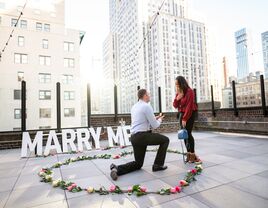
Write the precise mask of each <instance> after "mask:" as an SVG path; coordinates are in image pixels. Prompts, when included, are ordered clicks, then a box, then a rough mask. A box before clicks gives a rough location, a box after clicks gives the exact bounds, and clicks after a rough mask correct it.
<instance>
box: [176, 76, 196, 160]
mask: <svg viewBox="0 0 268 208" xmlns="http://www.w3.org/2000/svg"><path fill="white" fill-rule="evenodd" d="M175 85H176V97H175V99H174V101H173V106H174V108H177V109H178V111H179V115H180V116H179V120H180V126H181V127H182V128H186V130H187V132H188V140H184V141H185V146H186V149H187V162H189V163H194V162H201V160H200V159H199V158H198V156H197V155H196V154H195V141H194V137H193V135H192V129H193V126H194V120H195V116H196V111H197V105H196V103H195V96H194V91H193V90H192V89H191V88H190V87H189V85H188V83H187V81H186V80H185V78H184V77H183V76H178V77H176V81H175Z"/></svg>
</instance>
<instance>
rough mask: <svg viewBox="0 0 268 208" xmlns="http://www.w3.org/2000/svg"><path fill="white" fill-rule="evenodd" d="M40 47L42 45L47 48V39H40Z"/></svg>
mask: <svg viewBox="0 0 268 208" xmlns="http://www.w3.org/2000/svg"><path fill="white" fill-rule="evenodd" d="M42 47H43V48H44V49H48V40H47V39H43V40H42Z"/></svg>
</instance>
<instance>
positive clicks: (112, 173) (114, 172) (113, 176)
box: [110, 168, 118, 181]
mask: <svg viewBox="0 0 268 208" xmlns="http://www.w3.org/2000/svg"><path fill="white" fill-rule="evenodd" d="M110 176H111V178H112V179H113V180H114V181H116V180H117V178H118V175H117V169H116V168H113V169H112V170H111V173H110Z"/></svg>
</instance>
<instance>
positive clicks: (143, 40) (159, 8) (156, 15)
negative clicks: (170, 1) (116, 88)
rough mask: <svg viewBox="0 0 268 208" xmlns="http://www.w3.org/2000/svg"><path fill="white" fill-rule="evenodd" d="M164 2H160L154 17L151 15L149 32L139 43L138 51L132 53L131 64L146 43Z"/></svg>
mask: <svg viewBox="0 0 268 208" xmlns="http://www.w3.org/2000/svg"><path fill="white" fill-rule="evenodd" d="M164 2H165V0H163V1H162V3H161V5H160V7H158V11H157V12H156V14H155V15H153V16H154V19H153V21H152V23H151V24H150V26H149V30H148V31H147V33H146V34H145V37H144V38H143V39H142V42H141V44H140V45H139V47H138V49H137V52H136V53H134V57H133V59H132V62H133V63H134V61H135V59H136V57H137V56H138V53H139V50H140V49H141V48H142V46H143V44H144V42H145V41H146V39H147V37H148V35H149V32H150V30H151V28H152V26H153V25H154V23H155V21H156V19H157V17H158V15H159V14H160V11H161V9H162V7H163V5H164ZM129 67H130V64H129Z"/></svg>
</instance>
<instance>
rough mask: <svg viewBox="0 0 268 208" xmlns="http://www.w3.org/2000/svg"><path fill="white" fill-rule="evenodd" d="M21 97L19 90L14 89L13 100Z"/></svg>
mask: <svg viewBox="0 0 268 208" xmlns="http://www.w3.org/2000/svg"><path fill="white" fill-rule="evenodd" d="M20 99H21V90H14V100H20Z"/></svg>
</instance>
